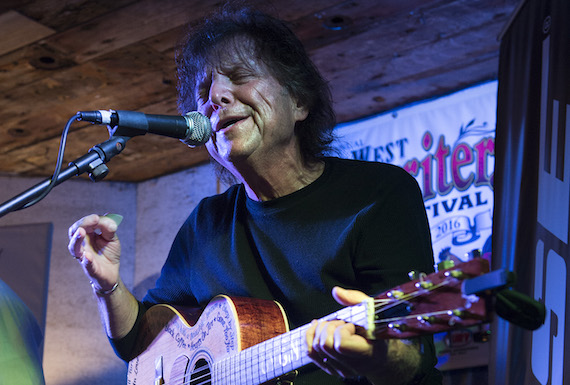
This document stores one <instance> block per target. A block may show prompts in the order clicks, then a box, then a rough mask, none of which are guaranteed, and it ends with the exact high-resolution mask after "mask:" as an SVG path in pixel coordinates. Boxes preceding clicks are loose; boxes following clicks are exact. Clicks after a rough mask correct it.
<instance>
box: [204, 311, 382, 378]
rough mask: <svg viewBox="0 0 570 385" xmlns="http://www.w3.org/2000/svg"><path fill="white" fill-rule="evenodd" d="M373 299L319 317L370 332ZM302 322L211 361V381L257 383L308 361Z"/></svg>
mask: <svg viewBox="0 0 570 385" xmlns="http://www.w3.org/2000/svg"><path fill="white" fill-rule="evenodd" d="M373 317H374V305H373V301H372V300H371V301H369V302H364V303H362V304H358V305H354V306H350V307H347V308H344V309H341V310H339V311H337V312H335V313H332V314H330V315H328V316H326V317H324V318H322V319H321V320H323V321H325V320H335V319H340V320H343V321H346V322H350V323H353V324H356V325H358V326H362V327H363V328H365V330H367V331H369V334H372V333H373ZM309 326H310V325H304V326H301V327H299V328H297V329H294V330H291V331H290V332H287V333H285V334H282V335H279V336H277V337H274V338H271V339H269V340H267V341H264V342H262V343H260V344H258V345H255V346H252V347H250V348H247V349H244V350H242V351H241V352H239V353H238V354H235V355H231V356H229V357H226V358H225V359H222V360H220V361H218V362H216V363H214V365H213V367H212V384H215V385H220V384H244V385H258V384H262V383H264V382H267V381H270V380H273V379H276V378H280V377H282V376H284V375H285V374H287V373H289V372H292V371H294V370H296V369H299V368H301V367H303V366H305V365H307V364H309V363H310V362H311V359H310V358H309V355H308V351H307V343H306V332H307V329H308V328H309Z"/></svg>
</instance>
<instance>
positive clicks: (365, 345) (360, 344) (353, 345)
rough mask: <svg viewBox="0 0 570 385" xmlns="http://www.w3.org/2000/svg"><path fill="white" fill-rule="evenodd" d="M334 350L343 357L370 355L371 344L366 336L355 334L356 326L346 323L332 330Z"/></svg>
mask: <svg viewBox="0 0 570 385" xmlns="http://www.w3.org/2000/svg"><path fill="white" fill-rule="evenodd" d="M333 340H334V343H333V347H334V351H335V352H336V353H338V354H339V355H341V356H345V357H356V358H358V357H360V358H362V357H363V356H370V355H372V344H371V343H370V342H369V341H368V340H366V338H364V337H362V336H360V335H358V334H356V327H355V326H354V325H353V324H350V323H347V324H344V325H342V326H339V327H338V328H336V329H335V331H334V337H333Z"/></svg>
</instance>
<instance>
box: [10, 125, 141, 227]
mask: <svg viewBox="0 0 570 385" xmlns="http://www.w3.org/2000/svg"><path fill="white" fill-rule="evenodd" d="M115 133H117V132H115ZM139 135H140V134H139ZM131 137H132V136H111V138H110V139H109V140H107V141H105V142H103V143H99V144H97V145H95V146H93V147H92V148H91V149H90V150H89V152H88V153H87V154H85V155H83V156H81V157H79V158H77V159H76V160H74V161H73V162H70V163H69V167H68V168H66V169H64V170H62V171H60V173H59V175H58V177H57V180H56V181H55V182H54V186H51V187H55V186H57V185H59V184H60V183H63V182H65V181H66V180H68V179H69V178H71V177H73V176H76V175H81V174H83V173H84V172H88V173H89V177H90V178H91V180H92V181H94V182H98V181H100V180H102V179H103V178H105V176H107V174H108V173H109V168H108V167H107V166H106V165H105V163H107V162H108V161H109V160H111V158H112V157H114V156H115V155H117V154H119V153H120V152H121V151H123V149H124V148H125V145H126V143H127V141H128V140H129V139H131ZM50 184H51V178H48V179H46V180H45V181H43V182H41V183H38V184H37V185H35V186H33V187H31V188H30V189H28V190H26V191H24V192H23V193H21V194H19V195H16V196H15V197H13V198H12V199H10V200H8V201H6V202H4V203H3V204H2V205H0V217H3V216H4V215H6V214H8V213H10V212H12V211H15V210H18V209H21V208H24V206H26V205H27V204H28V203H30V202H32V201H33V200H34V199H36V198H38V197H39V196H41V195H42V193H43V192H44V191H46V189H48V188H49V187H50Z"/></svg>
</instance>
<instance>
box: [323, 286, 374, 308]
mask: <svg viewBox="0 0 570 385" xmlns="http://www.w3.org/2000/svg"><path fill="white" fill-rule="evenodd" d="M332 296H333V298H334V299H335V301H336V302H338V303H339V304H341V305H344V306H351V305H356V304H359V303H361V302H362V301H365V300H366V299H368V298H369V297H368V295H366V294H364V293H363V292H361V291H358V290H347V289H343V288H342V287H339V286H335V287H334V288H333V290H332Z"/></svg>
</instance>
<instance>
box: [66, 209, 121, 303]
mask: <svg viewBox="0 0 570 385" xmlns="http://www.w3.org/2000/svg"><path fill="white" fill-rule="evenodd" d="M121 219H122V217H121V216H120V215H116V214H111V215H104V216H99V215H97V214H92V215H88V216H86V217H83V218H81V219H80V220H78V221H77V222H75V223H74V224H73V225H72V226H71V227H70V228H69V246H68V249H69V252H70V253H71V255H72V256H74V257H75V258H76V259H77V260H78V261H79V263H80V264H81V266H82V267H83V270H84V272H85V274H86V275H87V277H88V278H89V279H90V280H91V282H92V285H93V288H94V289H95V290H97V291H103V292H104V291H109V290H111V289H112V288H113V286H114V285H115V284H116V283H118V282H119V260H120V256H121V243H120V242H119V238H118V237H117V234H116V231H117V228H118V225H119V223H120V221H121Z"/></svg>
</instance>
